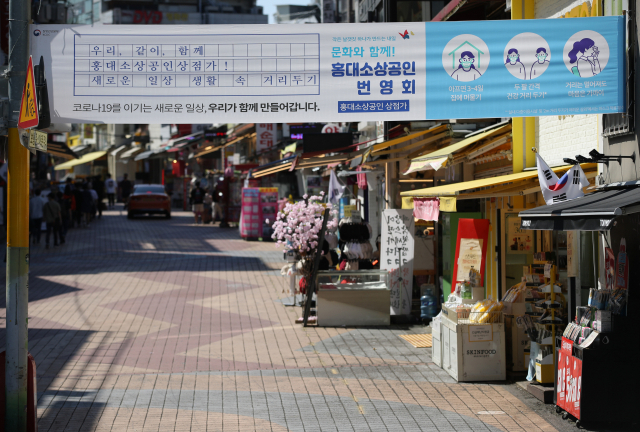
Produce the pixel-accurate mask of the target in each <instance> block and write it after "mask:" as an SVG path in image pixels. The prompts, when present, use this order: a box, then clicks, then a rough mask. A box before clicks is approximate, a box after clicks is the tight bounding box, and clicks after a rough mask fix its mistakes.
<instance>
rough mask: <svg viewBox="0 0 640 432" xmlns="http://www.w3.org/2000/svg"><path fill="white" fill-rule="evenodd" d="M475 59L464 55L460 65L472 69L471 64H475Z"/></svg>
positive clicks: (465, 68)
mask: <svg viewBox="0 0 640 432" xmlns="http://www.w3.org/2000/svg"><path fill="white" fill-rule="evenodd" d="M474 60H475V59H474V58H472V57H469V56H468V55H465V56H464V57H461V58H460V65H461V66H462V68H463V69H464V70H469V69H471V66H473V62H474Z"/></svg>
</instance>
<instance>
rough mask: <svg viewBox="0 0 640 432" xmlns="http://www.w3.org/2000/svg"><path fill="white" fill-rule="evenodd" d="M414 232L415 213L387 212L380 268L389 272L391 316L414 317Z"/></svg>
mask: <svg viewBox="0 0 640 432" xmlns="http://www.w3.org/2000/svg"><path fill="white" fill-rule="evenodd" d="M414 231H415V222H414V219H413V210H385V211H384V212H383V214H382V244H381V246H380V247H381V250H380V268H381V269H382V270H387V271H388V272H389V288H390V289H391V293H390V294H391V315H408V314H410V313H411V294H412V292H413V252H414Z"/></svg>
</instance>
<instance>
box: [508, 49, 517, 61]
mask: <svg viewBox="0 0 640 432" xmlns="http://www.w3.org/2000/svg"><path fill="white" fill-rule="evenodd" d="M519 59H520V54H518V51H517V50H516V49H510V50H509V54H508V55H507V61H508V62H509V63H511V64H512V65H513V64H516V63H517V62H518V60H519Z"/></svg>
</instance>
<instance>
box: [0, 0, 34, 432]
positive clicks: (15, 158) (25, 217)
mask: <svg viewBox="0 0 640 432" xmlns="http://www.w3.org/2000/svg"><path fill="white" fill-rule="evenodd" d="M30 19H31V0H10V3H9V52H8V53H7V54H8V56H9V68H8V71H7V75H8V76H9V103H10V108H9V140H8V147H9V148H8V165H9V169H8V187H7V190H8V193H7V283H6V299H7V300H6V302H7V319H6V326H7V343H6V362H5V395H6V406H5V430H6V431H12V432H13V431H15V432H23V431H26V430H27V377H28V374H27V371H28V369H27V355H28V337H27V329H28V324H27V319H28V315H27V305H28V301H29V151H28V150H27V149H26V148H25V147H23V146H22V144H20V136H19V134H18V128H17V127H18V117H19V113H20V102H21V99H22V89H23V87H24V83H25V77H26V70H27V64H28V61H29V21H30Z"/></svg>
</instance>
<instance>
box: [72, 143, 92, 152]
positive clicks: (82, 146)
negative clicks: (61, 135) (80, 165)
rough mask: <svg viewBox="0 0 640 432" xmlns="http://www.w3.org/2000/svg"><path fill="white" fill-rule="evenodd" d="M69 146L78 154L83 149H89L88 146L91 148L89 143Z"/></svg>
mask: <svg viewBox="0 0 640 432" xmlns="http://www.w3.org/2000/svg"><path fill="white" fill-rule="evenodd" d="M69 148H70V149H71V150H72V151H73V152H74V153H76V154H77V153H80V152H81V151H83V150H86V149H88V148H89V145H88V144H80V145H77V146H75V147H69Z"/></svg>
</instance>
